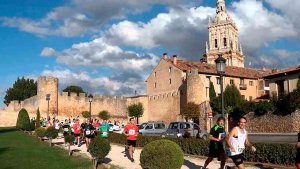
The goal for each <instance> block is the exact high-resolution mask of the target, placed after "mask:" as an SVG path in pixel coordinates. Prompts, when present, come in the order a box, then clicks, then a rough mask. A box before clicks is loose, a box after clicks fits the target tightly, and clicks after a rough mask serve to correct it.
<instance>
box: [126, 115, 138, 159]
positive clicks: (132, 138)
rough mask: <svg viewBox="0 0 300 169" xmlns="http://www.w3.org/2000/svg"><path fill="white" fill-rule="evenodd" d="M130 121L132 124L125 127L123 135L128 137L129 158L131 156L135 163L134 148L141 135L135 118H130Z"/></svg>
mask: <svg viewBox="0 0 300 169" xmlns="http://www.w3.org/2000/svg"><path fill="white" fill-rule="evenodd" d="M129 121H130V124H128V125H127V126H126V127H125V129H124V131H123V134H125V135H126V136H127V144H128V147H129V156H130V157H129V158H130V160H131V162H134V159H133V153H134V148H135V146H136V140H137V136H138V134H139V128H138V127H137V126H136V125H135V123H134V118H130V119H129Z"/></svg>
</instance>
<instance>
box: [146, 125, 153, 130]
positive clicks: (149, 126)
mask: <svg viewBox="0 0 300 169" xmlns="http://www.w3.org/2000/svg"><path fill="white" fill-rule="evenodd" d="M145 129H146V130H151V129H153V124H148V125H147V126H146V128H145Z"/></svg>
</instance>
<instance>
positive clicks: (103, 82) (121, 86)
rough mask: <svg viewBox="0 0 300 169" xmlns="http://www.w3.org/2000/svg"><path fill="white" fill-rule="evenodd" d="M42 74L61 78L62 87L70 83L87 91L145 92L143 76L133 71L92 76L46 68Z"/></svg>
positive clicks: (128, 94)
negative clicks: (105, 75)
mask: <svg viewBox="0 0 300 169" xmlns="http://www.w3.org/2000/svg"><path fill="white" fill-rule="evenodd" d="M41 75H42V76H53V77H57V78H59V85H60V89H64V88H65V87H67V86H69V85H78V86H81V87H83V89H84V90H85V91H88V92H93V93H101V94H108V95H126V96H130V95H133V93H134V91H135V90H137V91H139V93H144V92H145V84H144V81H143V80H142V79H141V78H142V77H141V76H139V75H136V74H131V73H125V74H124V73H120V74H118V75H112V76H109V77H101V76H98V77H91V75H90V74H89V73H87V72H72V71H71V70H69V69H59V70H44V71H43V72H42V73H41Z"/></svg>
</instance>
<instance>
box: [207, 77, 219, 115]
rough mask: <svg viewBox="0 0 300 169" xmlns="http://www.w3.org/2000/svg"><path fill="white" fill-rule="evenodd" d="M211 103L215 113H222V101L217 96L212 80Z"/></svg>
mask: <svg viewBox="0 0 300 169" xmlns="http://www.w3.org/2000/svg"><path fill="white" fill-rule="evenodd" d="M209 103H210V106H211V108H212V110H213V112H214V114H216V112H217V113H221V101H220V98H219V97H217V95H216V91H215V87H214V85H213V83H212V82H210V83H209Z"/></svg>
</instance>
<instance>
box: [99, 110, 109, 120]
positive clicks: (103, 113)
mask: <svg viewBox="0 0 300 169" xmlns="http://www.w3.org/2000/svg"><path fill="white" fill-rule="evenodd" d="M99 118H100V119H102V120H108V119H109V118H110V115H109V113H108V111H106V110H103V111H101V112H100V113H99Z"/></svg>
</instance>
